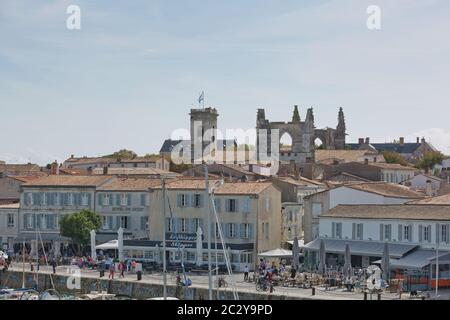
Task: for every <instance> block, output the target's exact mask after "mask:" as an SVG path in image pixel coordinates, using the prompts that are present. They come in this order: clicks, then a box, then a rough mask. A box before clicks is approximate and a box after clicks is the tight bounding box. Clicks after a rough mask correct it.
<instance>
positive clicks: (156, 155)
mask: <svg viewBox="0 0 450 320" xmlns="http://www.w3.org/2000/svg"><path fill="white" fill-rule="evenodd" d="M156 157H160V155H159V154H157V153H147V154H146V155H145V156H144V158H147V159H148V158H156Z"/></svg>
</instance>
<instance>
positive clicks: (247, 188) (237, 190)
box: [214, 182, 272, 195]
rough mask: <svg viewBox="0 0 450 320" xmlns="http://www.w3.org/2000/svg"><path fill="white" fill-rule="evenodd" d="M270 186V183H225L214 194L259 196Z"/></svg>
mask: <svg viewBox="0 0 450 320" xmlns="http://www.w3.org/2000/svg"><path fill="white" fill-rule="evenodd" d="M271 185H272V183H271V182H245V183H239V182H236V183H225V184H224V185H223V186H221V187H219V188H217V189H216V190H215V192H214V193H215V194H254V195H256V194H260V193H261V192H263V191H264V190H266V189H267V188H269V187H270V186H271Z"/></svg>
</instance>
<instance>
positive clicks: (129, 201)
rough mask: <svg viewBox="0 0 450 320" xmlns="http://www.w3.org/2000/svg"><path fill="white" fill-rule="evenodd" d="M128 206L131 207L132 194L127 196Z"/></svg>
mask: <svg viewBox="0 0 450 320" xmlns="http://www.w3.org/2000/svg"><path fill="white" fill-rule="evenodd" d="M127 204H128V205H129V206H131V193H128V194H127Z"/></svg>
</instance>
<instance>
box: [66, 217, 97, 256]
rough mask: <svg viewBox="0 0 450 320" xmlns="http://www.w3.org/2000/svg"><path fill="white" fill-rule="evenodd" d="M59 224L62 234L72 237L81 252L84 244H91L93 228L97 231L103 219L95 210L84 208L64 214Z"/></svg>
mask: <svg viewBox="0 0 450 320" xmlns="http://www.w3.org/2000/svg"><path fill="white" fill-rule="evenodd" d="M59 225H60V232H61V235H62V236H64V237H68V238H71V239H72V242H73V244H74V245H76V246H77V249H78V252H81V249H82V248H83V246H85V245H87V244H89V241H90V232H91V230H95V231H97V230H98V229H99V228H100V226H101V219H100V216H99V215H98V214H96V213H95V212H92V211H90V210H82V211H80V212H76V213H70V214H66V215H63V216H62V218H61V219H60V220H59Z"/></svg>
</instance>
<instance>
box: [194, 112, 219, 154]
mask: <svg viewBox="0 0 450 320" xmlns="http://www.w3.org/2000/svg"><path fill="white" fill-rule="evenodd" d="M190 116H191V160H192V161H194V160H197V161H198V160H199V159H202V158H203V150H204V149H205V148H206V147H207V146H208V145H210V144H211V143H213V142H215V141H216V137H217V118H218V116H219V113H218V112H217V110H216V109H215V108H211V107H210V108H205V109H191V113H190ZM195 144H198V145H199V146H200V145H201V146H202V147H201V149H200V148H197V150H196V149H195V148H194V145H195Z"/></svg>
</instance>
